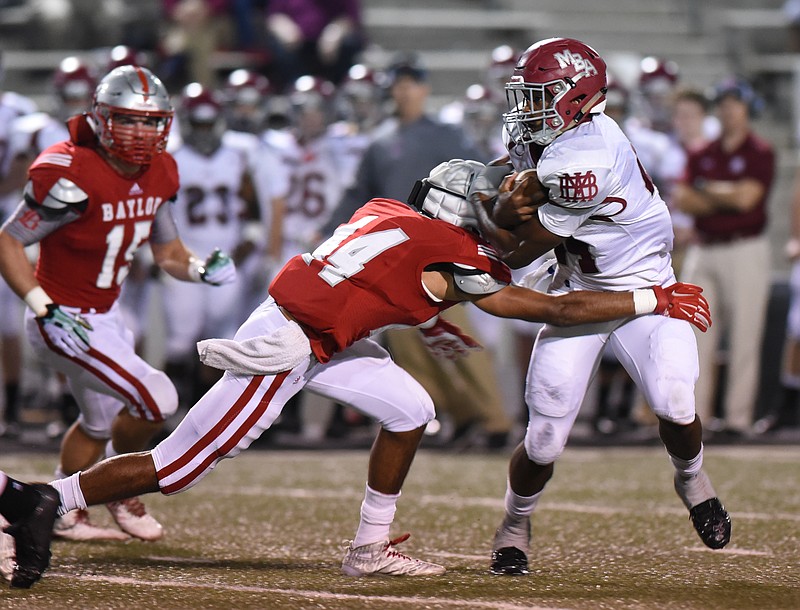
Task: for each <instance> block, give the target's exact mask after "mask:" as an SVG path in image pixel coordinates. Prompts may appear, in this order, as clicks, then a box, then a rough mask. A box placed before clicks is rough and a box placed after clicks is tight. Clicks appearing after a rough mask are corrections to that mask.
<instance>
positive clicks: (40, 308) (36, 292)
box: [24, 286, 53, 316]
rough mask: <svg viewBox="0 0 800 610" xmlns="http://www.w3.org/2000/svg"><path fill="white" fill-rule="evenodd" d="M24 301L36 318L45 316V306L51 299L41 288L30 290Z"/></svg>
mask: <svg viewBox="0 0 800 610" xmlns="http://www.w3.org/2000/svg"><path fill="white" fill-rule="evenodd" d="M24 300H25V303H27V305H28V307H30V308H31V309H32V310H33V313H35V314H36V315H37V316H43V315H44V314H46V313H47V306H48V305H49V304H50V303H52V302H53V299H51V298H50V295H48V294H47V293H46V292H45V291H44V288H42V287H41V286H37V287H36V288H32V289H31V290H30V291H29V292H28V294H26V295H25V298H24Z"/></svg>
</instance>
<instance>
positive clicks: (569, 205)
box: [510, 114, 675, 292]
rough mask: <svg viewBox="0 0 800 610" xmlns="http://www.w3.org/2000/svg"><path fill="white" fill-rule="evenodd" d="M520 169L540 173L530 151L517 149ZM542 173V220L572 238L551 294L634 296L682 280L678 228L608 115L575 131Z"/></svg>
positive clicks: (547, 157)
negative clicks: (545, 197)
mask: <svg viewBox="0 0 800 610" xmlns="http://www.w3.org/2000/svg"><path fill="white" fill-rule="evenodd" d="M510 152H511V158H512V162H513V163H514V166H515V168H516V169H517V170H518V171H519V170H522V169H527V168H530V167H533V161H532V159H531V157H530V154H529V151H528V150H527V147H526V149H525V150H524V151H522V154H515V152H519V147H517V149H516V150H515V149H514V147H513V146H512V147H510ZM535 167H536V170H537V174H538V176H539V179H540V180H541V181H542V183H543V184H544V185H545V186H546V187H547V188H548V190H549V195H550V202H549V203H547V204H545V205H543V206H541V207H540V208H539V220H540V221H541V223H542V225H543V226H544V227H545V228H546V229H547V230H548V231H550V232H551V233H554V234H556V235H559V236H562V237H564V238H565V240H564V242H563V244H562V245H559V246H558V248H557V249H556V254H557V256H558V259H559V263H560V264H559V273H558V275H557V277H556V279H555V280H554V282H553V284H552V285H551V290H554V291H559V292H560V291H566V290H572V289H578V290H629V289H633V288H642V287H647V286H653V285H655V284H658V285H665V284H671V283H673V282H674V281H675V274H674V272H673V270H672V259H671V255H670V253H671V251H672V240H673V233H672V223H671V220H670V215H669V211H668V209H667V206H666V204H665V203H664V201H663V200H662V199H661V196H660V195H659V193H658V189H657V188H655V186H654V185H653V182H652V180H651V179H650V177H649V175H648V174H647V172H646V171H645V169H644V168H643V167H642V165H641V164H640V162H639V160H638V159H637V157H636V154H635V152H634V150H633V147H632V146H631V143H630V141H629V140H628V139H627V138H626V137H625V135H624V134H623V133H622V130H621V129H620V128H619V126H618V125H617V124H616V123H615V122H614V121H613V120H612V119H610V118H609V117H607V116H606V115H604V114H597V115H595V116H594V118H593V119H592V120H591V121H588V122H586V123H583V124H581V125H579V126H578V127H576V128H574V129H571V130H569V131H567V132H565V133H564V134H562V135H561V136H559V137H558V138H556V139H555V140H554V141H553V142H552V143H551V144H549V145H548V146H546V147H545V148H544V150H543V152H542V155H541V158H540V159H539V162H538V163H537V164H536V166H535Z"/></svg>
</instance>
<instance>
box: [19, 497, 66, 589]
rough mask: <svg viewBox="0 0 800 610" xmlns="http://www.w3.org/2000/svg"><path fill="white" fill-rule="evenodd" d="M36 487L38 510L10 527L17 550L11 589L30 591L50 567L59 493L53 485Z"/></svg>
mask: <svg viewBox="0 0 800 610" xmlns="http://www.w3.org/2000/svg"><path fill="white" fill-rule="evenodd" d="M32 487H33V488H34V489H35V490H36V492H37V493H38V494H39V503H38V504H37V505H36V508H35V509H34V510H33V511H32V512H31V513H30V514H29V515H28V516H27V517H23V518H21V519H19V520H17V521H15V522H14V523H12V524H11V525H9V526H8V527H7V528H6V533H7V534H9V535H10V536H12V537H13V538H14V541H15V544H16V548H17V558H16V565H15V566H14V575H13V576H12V577H11V586H12V587H16V588H19V589H29V588H30V587H31V585H33V583H35V582H36V581H37V580H39V579H40V578H41V577H42V573H43V572H44V571H45V570H46V569H47V566H49V565H50V541H51V540H52V538H53V523H54V522H55V520H56V511H57V510H58V504H59V496H58V492H57V491H56V490H55V489H53V488H52V487H50V486H49V485H44V484H41V483H39V484H35V485H32Z"/></svg>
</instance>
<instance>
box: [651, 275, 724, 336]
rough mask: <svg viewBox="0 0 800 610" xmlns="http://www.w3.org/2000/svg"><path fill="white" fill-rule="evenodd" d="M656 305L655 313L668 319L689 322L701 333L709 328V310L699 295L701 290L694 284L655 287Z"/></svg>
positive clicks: (706, 303) (680, 283)
mask: <svg viewBox="0 0 800 610" xmlns="http://www.w3.org/2000/svg"><path fill="white" fill-rule="evenodd" d="M653 291H654V292H655V294H656V299H657V300H658V305H657V306H656V309H655V312H654V313H658V314H661V315H664V316H669V317H670V318H677V319H679V320H686V321H687V322H691V323H692V324H694V325H695V326H696V327H697V328H699V329H700V330H701V331H702V332H706V331H707V330H708V329H709V327H710V326H711V308H710V307H709V305H708V301H707V300H706V298H705V297H704V296H703V295H702V294H700V293H701V292H703V289H702V288H701V287H700V286H695V285H694V284H686V283H684V282H677V283H676V284H672V285H671V286H666V287H663V288H662V287H661V286H655V287H654V288H653Z"/></svg>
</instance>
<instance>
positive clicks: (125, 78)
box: [91, 66, 173, 165]
mask: <svg viewBox="0 0 800 610" xmlns="http://www.w3.org/2000/svg"><path fill="white" fill-rule="evenodd" d="M172 115H173V110H172V104H171V102H170V99H169V94H168V93H167V89H166V87H164V84H163V83H162V82H161V80H160V79H159V78H158V77H157V76H155V75H154V74H153V73H152V72H150V70H148V69H147V68H140V67H138V66H120V67H119V68H115V69H114V70H112V71H111V72H109V73H108V74H106V75H105V76H104V77H103V79H102V80H101V81H100V84H99V85H97V89H96V90H95V93H94V101H93V102H92V114H91V116H92V120H93V122H94V124H95V131H96V133H97V138H98V140H99V142H100V145H101V146H102V147H103V149H105V151H106V152H107V153H108V154H110V155H112V156H113V157H116V158H118V159H120V160H122V161H125V162H126V163H132V164H134V165H149V164H150V163H151V162H152V160H153V158H154V157H156V156H157V155H159V154H161V153H162V152H164V150H165V149H166V147H167V138H168V137H169V129H170V126H171V125H172Z"/></svg>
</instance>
